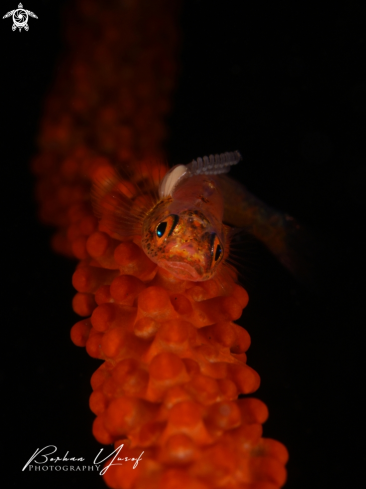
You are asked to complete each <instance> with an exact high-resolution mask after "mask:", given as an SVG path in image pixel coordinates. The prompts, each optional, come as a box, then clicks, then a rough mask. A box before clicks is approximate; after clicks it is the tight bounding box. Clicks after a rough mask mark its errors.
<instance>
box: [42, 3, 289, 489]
mask: <svg viewBox="0 0 366 489" xmlns="http://www.w3.org/2000/svg"><path fill="white" fill-rule="evenodd" d="M110 4H111V7H113V14H112V10H111V11H109V10H106V9H105V5H103V7H101V5H100V4H99V3H98V2H83V1H81V2H78V4H77V5H78V8H77V12H76V14H77V15H75V17H74V18H73V19H72V21H71V19H70V23H69V28H68V38H69V42H70V44H71V45H72V46H73V51H72V55H71V56H70V57H68V58H65V60H64V63H65V66H66V67H67V68H68V71H64V73H67V72H70V73H72V80H71V82H70V81H68V84H65V79H64V78H62V71H61V73H60V78H59V80H58V84H57V85H56V89H55V91H54V92H53V93H51V95H50V96H49V99H48V103H47V106H46V113H45V117H44V121H43V125H42V129H41V135H40V145H41V154H40V155H39V156H38V157H37V158H36V159H35V161H34V164H33V168H34V171H35V172H36V173H37V174H38V175H39V177H40V181H39V184H38V188H37V194H38V198H39V200H40V202H41V211H40V214H41V218H42V220H43V221H44V222H47V223H49V224H53V225H56V226H57V227H58V232H57V233H56V235H55V237H54V239H53V246H54V248H55V250H57V251H59V252H62V253H64V254H67V255H69V256H74V257H76V258H78V259H79V260H80V261H79V264H78V266H77V268H76V271H75V273H74V275H73V278H72V281H73V285H74V287H75V289H76V290H77V293H76V295H75V297H74V300H73V309H74V311H75V312H76V313H77V314H79V315H80V316H81V317H83V318H84V319H82V320H81V321H79V322H77V323H76V324H75V325H74V326H73V328H72V330H71V338H72V340H73V342H74V343H75V344H76V345H78V346H85V347H86V350H87V352H88V354H89V355H90V356H92V357H94V358H98V359H101V360H104V363H103V364H102V365H101V366H100V367H99V368H98V369H97V371H96V372H95V373H94V374H93V376H92V379H91V384H92V388H93V393H92V395H91V396H90V408H91V410H92V411H93V412H94V413H95V415H96V418H95V421H94V424H93V433H94V436H95V437H96V439H97V440H98V441H99V442H100V443H102V444H106V445H108V444H112V443H113V444H114V446H115V448H116V449H117V448H118V447H121V446H122V445H123V448H122V451H121V455H122V453H123V455H122V457H123V458H124V462H123V463H122V462H121V465H117V464H116V461H114V463H113V464H112V465H111V466H109V465H108V463H109V462H107V463H106V466H105V470H104V478H105V481H106V483H107V485H108V486H110V487H112V488H116V489H117V488H120V489H133V488H136V489H137V488H147V489H148V488H151V489H153V488H164V489H170V488H171V489H173V488H175V489H178V488H180V487H182V488H183V487H190V488H193V489H209V488H215V487H225V488H228V489H234V488H242V489H245V488H246V489H276V488H278V487H281V486H282V485H283V484H284V482H285V479H286V471H285V468H284V465H285V463H286V461H287V458H288V455H287V450H286V449H285V447H284V446H283V445H282V444H281V443H279V442H277V441H275V440H271V439H266V438H262V424H263V423H264V422H265V420H266V419H267V416H268V411H267V408H266V406H265V405H264V403H263V402H261V401H260V400H258V399H255V398H251V397H244V398H241V399H238V396H239V395H240V394H250V393H252V392H254V391H255V390H256V389H257V388H258V387H259V376H258V374H257V373H256V372H255V371H254V370H253V369H251V368H250V367H249V366H248V365H247V364H246V354H245V352H246V351H247V349H248V347H249V344H250V338H249V335H248V333H247V332H246V331H245V330H244V329H243V328H241V327H239V326H238V325H236V324H235V323H234V321H235V320H237V319H238V318H239V317H240V316H241V313H242V310H243V308H244V307H245V306H246V305H247V302H248V294H247V293H246V291H245V290H244V289H243V288H242V287H241V286H240V285H238V284H237V283H236V275H235V272H234V271H233V269H231V268H228V267H226V266H225V261H226V260H225V259H226V255H227V253H228V249H229V241H230V230H229V228H228V227H227V226H224V225H223V223H222V219H223V212H224V208H223V205H224V202H222V203H220V202H221V200H222V199H223V196H222V194H221V190H219V189H218V187H217V188H216V183H215V182H216V180H215V178H216V177H211V176H206V175H200V174H197V175H195V174H194V173H195V172H196V170H197V168H198V167H200V162H199V161H198V160H197V161H195V162H192V164H191V166H187V167H186V168H188V172H190V173H191V174H193V176H192V175H189V176H188V177H187V175H186V177H184V172H185V170H184V169H183V171H182V173H181V175H179V176H177V174H176V173H175V176H176V177H177V181H176V182H175V183H176V185H175V183H173V184H172V185H170V183H169V184H168V185H165V184H166V183H167V180H164V176H165V175H166V172H167V171H168V169H167V168H166V167H165V166H164V165H163V164H162V163H161V150H160V144H161V141H162V139H163V138H164V128H163V125H162V123H161V117H162V115H163V114H164V113H165V112H166V111H167V109H168V108H169V93H170V91H171V88H172V85H173V81H174V74H175V71H176V69H175V63H174V47H175V45H176V35H175V31H174V29H172V28H171V26H172V22H173V21H174V19H175V16H176V5H175V4H174V2H166V1H163V0H162V1H159V2H156V3H154V7H153V8H152V7H151V4H150V3H149V2H147V1H140V2H127V1H126V2H113V1H112V2H110ZM76 26H77V28H76ZM94 36H97V38H98V43H97V44H93V43H90V40H91V39H94ZM167 39H168V40H169V42H168V43H167V42H166V40H167ZM90 46H92V49H90ZM63 76H65V75H63ZM214 160H215V158H214ZM229 160H230V161H231V160H232V158H231V157H230V158H229V159H228V161H229ZM217 161H218V164H220V161H222V160H221V159H220V157H218V159H217ZM173 171H174V169H173ZM180 176H181V177H182V180H180V178H179V177H180ZM186 178H189V179H190V181H188V183H187V180H186ZM162 182H163V183H162ZM91 184H93V188H92V189H91ZM159 185H160V196H159V194H158V195H156V192H157V191H158V190H159ZM200 189H201V191H200ZM197 192H198V193H197ZM90 193H91V194H92V201H93V206H94V211H95V215H94V214H93V211H92V206H91V201H90ZM192 199H193V200H192ZM224 201H225V199H224ZM188 204H189V205H188ZM95 216H96V217H95ZM97 218H98V219H97ZM160 265H162V266H160ZM142 452H143V453H142ZM141 454H142V455H141ZM126 457H127V458H129V459H135V461H136V462H135V463H136V466H135V467H134V465H133V464H132V463H130V462H131V460H130V461H129V462H127V461H125V458H126ZM137 461H138V463H137ZM117 462H118V461H117Z"/></svg>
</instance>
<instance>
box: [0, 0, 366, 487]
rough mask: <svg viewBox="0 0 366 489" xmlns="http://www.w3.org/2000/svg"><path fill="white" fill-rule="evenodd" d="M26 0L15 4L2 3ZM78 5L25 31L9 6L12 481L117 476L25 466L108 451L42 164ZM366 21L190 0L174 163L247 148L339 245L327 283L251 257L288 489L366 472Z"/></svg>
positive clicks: (340, 483)
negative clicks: (305, 282) (47, 119)
mask: <svg viewBox="0 0 366 489" xmlns="http://www.w3.org/2000/svg"><path fill="white" fill-rule="evenodd" d="M16 3H17V1H16V0H15V1H8V0H6V1H3V2H2V3H1V9H2V13H1V16H2V15H4V14H5V13H6V12H7V11H9V10H12V9H14V8H16V5H15V4H16ZM63 3H64V2H61V1H54V0H53V1H52V2H51V1H46V0H44V1H41V0H40V1H29V2H27V3H24V8H27V9H29V10H31V11H33V12H35V14H36V15H38V19H30V20H29V31H28V32H24V31H22V32H19V31H16V32H13V31H12V30H11V24H12V21H11V19H4V20H1V23H0V32H1V100H0V103H1V109H0V113H1V136H2V137H1V146H2V147H1V153H0V154H1V176H2V181H1V184H2V185H1V188H2V191H1V197H2V207H1V224H2V226H1V228H2V237H1V243H2V245H3V246H2V263H3V265H4V266H3V267H2V271H3V273H2V274H1V275H2V282H3V287H4V290H3V293H2V299H3V301H2V305H1V307H2V309H1V310H2V316H1V320H2V321H1V331H2V334H1V340H2V350H3V354H2V355H1V358H2V369H1V382H2V403H1V406H2V432H3V434H6V435H7V436H8V438H7V440H8V442H7V444H4V445H3V446H4V448H5V454H4V455H3V457H2V462H3V464H2V465H3V474H4V471H5V470H6V473H7V474H8V475H9V482H8V484H7V485H8V486H9V487H20V486H21V485H30V484H32V483H34V484H37V486H38V487H39V488H41V487H55V488H63V487H68V488H72V487H75V488H76V487H86V486H87V485H88V487H104V485H103V483H102V481H101V480H100V479H101V478H100V477H98V476H97V475H96V474H90V473H89V474H88V473H74V474H73V473H63V474H60V473H57V474H55V473H52V474H51V473H45V472H43V473H30V472H26V471H25V472H22V471H21V469H22V467H23V465H24V464H25V463H26V461H27V460H28V458H29V457H30V456H31V455H32V454H33V452H34V451H35V449H36V448H42V447H44V446H46V445H49V444H53V445H57V447H58V455H59V456H60V455H63V454H65V453H66V452H67V451H69V452H70V455H71V456H76V457H85V458H86V459H87V460H86V463H87V464H88V465H91V464H92V460H93V458H94V456H95V455H96V454H97V453H98V451H99V448H100V447H99V445H98V444H97V443H96V442H95V441H94V439H93V437H92V434H91V424H92V420H93V418H94V415H93V414H92V413H91V412H90V411H89V407H88V397H89V394H90V386H89V379H90V376H91V374H92V372H93V371H94V370H95V369H96V368H97V365H98V362H97V361H96V360H93V359H90V358H88V356H87V355H86V353H85V351H84V350H83V349H79V348H77V347H75V346H73V345H72V343H71V341H70V340H69V330H70V327H71V326H72V324H74V322H76V320H77V317H76V316H75V315H74V313H73V312H72V310H71V298H72V296H73V289H72V286H71V275H72V273H73V269H74V263H73V262H71V261H68V260H66V259H64V258H62V257H59V256H56V255H55V254H53V253H52V251H51V250H50V248H49V244H48V240H49V237H50V235H51V230H49V229H46V228H44V227H43V226H41V225H40V224H39V223H38V221H37V218H36V204H35V202H34V199H33V187H34V179H33V176H32V175H31V174H30V172H29V161H30V159H31V157H32V155H34V154H35V153H36V151H37V148H36V143H35V138H36V135H37V130H38V123H39V118H40V115H41V111H42V99H43V97H44V94H45V93H46V91H47V90H48V89H49V88H50V87H51V85H52V80H53V79H54V77H55V76H56V74H57V67H58V64H57V60H58V56H59V52H60V49H61V38H60V36H61V27H60V7H61V6H62V5H63ZM365 19H366V9H365V6H364V4H363V5H362V2H359V3H347V5H343V7H342V9H340V8H339V7H336V6H335V4H334V5H333V7H332V8H331V7H329V8H327V7H325V6H322V5H319V4H318V5H317V6H316V7H315V6H311V5H310V4H309V3H306V4H305V3H303V2H296V3H294V4H293V5H292V7H289V5H288V3H287V2H286V3H284V4H283V5H282V6H281V5H279V4H278V3H277V2H272V6H269V5H268V4H266V3H262V2H255V3H253V4H248V3H247V2H225V3H224V2H222V3H216V2H212V1H211V2H209V1H206V0H204V1H187V2H185V4H184V8H183V12H182V21H181V29H182V48H181V68H180V70H181V72H180V77H179V84H178V86H177V91H176V93H175V103H174V110H173V113H172V115H171V117H170V119H169V127H170V139H169V142H168V145H167V150H168V154H169V156H170V160H171V162H172V163H177V162H187V161H190V160H191V159H192V158H196V157H198V156H203V155H205V154H209V153H215V152H223V151H231V150H236V149H237V150H239V151H241V153H242V155H243V156H244V161H243V162H242V163H241V167H240V168H235V169H234V171H233V174H234V176H236V177H237V178H240V179H241V180H242V182H243V183H245V185H246V186H247V187H248V189H250V190H251V191H252V192H253V193H254V194H255V195H257V196H258V197H259V198H261V199H262V200H264V201H265V202H267V203H268V204H270V205H272V206H274V207H276V208H278V209H281V210H283V211H286V212H288V213H289V214H291V215H292V216H294V217H296V218H297V219H298V220H299V221H300V222H302V223H304V224H305V225H307V226H308V227H309V228H310V229H313V230H314V232H315V233H317V234H320V235H322V236H323V238H322V240H323V246H324V244H325V246H326V247H327V248H326V255H329V256H330V257H331V260H330V263H328V264H327V267H328V268H326V270H327V272H326V273H325V272H324V270H323V269H322V267H321V266H320V272H319V275H320V276H321V275H322V274H323V275H324V274H325V275H326V276H325V277H324V276H323V277H321V280H322V283H323V286H322V289H321V293H320V294H315V293H314V292H313V289H312V287H310V288H305V287H303V286H301V285H298V284H297V282H296V281H295V280H294V279H293V278H292V277H291V276H290V275H289V274H288V273H287V271H285V270H284V269H282V267H281V266H280V265H279V264H278V263H277V262H276V261H275V259H274V258H272V257H271V255H270V254H269V253H267V252H266V251H264V250H262V249H260V248H259V249H258V250H257V251H256V256H255V266H251V262H250V258H247V259H246V258H245V257H244V261H245V265H246V267H247V268H248V269H250V273H249V275H248V278H247V280H246V286H247V288H248V291H249V295H250V303H249V305H248V307H247V309H246V310H245V311H244V314H243V317H242V319H241V324H243V325H244V327H245V328H246V329H247V330H248V331H249V333H250V335H251V337H252V346H251V347H250V350H249V354H248V363H249V364H250V365H251V366H252V367H253V368H255V369H256V370H257V371H258V372H259V374H260V375H261V378H262V385H261V387H260V389H259V391H258V393H257V394H256V395H257V396H258V397H259V398H260V399H262V400H264V401H265V402H266V403H267V405H268V407H269V411H270V418H269V420H268V422H267V423H266V424H265V427H264V435H265V436H267V437H273V438H275V439H278V440H280V441H282V442H283V443H284V444H285V445H286V446H287V447H288V449H289V451H290V461H289V463H288V482H287V485H286V487H287V488H289V489H290V488H308V487H315V488H323V487H331V486H334V487H362V482H364V481H363V478H364V475H363V472H364V471H363V467H364V466H365V464H366V451H365V445H364V443H362V440H363V436H364V417H365V414H364V412H365V409H364V403H363V402H364V399H363V398H364V396H363V394H364V393H363V391H364V389H365V366H364V349H365V348H364V342H363V330H364V327H365V324H366V321H365V319H366V318H365V310H364V309H365V307H364V302H365V301H364V292H365V287H364V271H365V267H364V265H365V251H364V248H365V241H364V231H365V225H364V222H365V213H366V197H365V196H366V192H365V185H366V163H365V157H366V150H365V146H366V141H365V136H366V122H365V121H366V69H365V62H366V33H365V32H366V22H365ZM243 253H244V254H245V249H243ZM324 284H325V285H324ZM3 438H4V437H2V439H3ZM105 452H106V450H105ZM3 477H5V474H4V475H3Z"/></svg>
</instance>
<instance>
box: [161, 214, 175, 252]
mask: <svg viewBox="0 0 366 489" xmlns="http://www.w3.org/2000/svg"><path fill="white" fill-rule="evenodd" d="M178 221H179V216H177V215H176V214H171V215H170V216H168V217H167V218H165V219H164V221H161V222H159V224H158V225H157V226H156V228H155V234H156V240H157V243H158V245H160V244H161V243H162V242H163V241H164V240H165V239H166V238H167V237H168V236H170V235H171V234H172V232H173V231H174V228H175V226H176V225H177V224H178Z"/></svg>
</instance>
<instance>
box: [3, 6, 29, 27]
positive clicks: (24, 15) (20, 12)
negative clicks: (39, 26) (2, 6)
mask: <svg viewBox="0 0 366 489" xmlns="http://www.w3.org/2000/svg"><path fill="white" fill-rule="evenodd" d="M11 15H12V16H13V22H14V24H13V26H12V29H13V31H15V30H16V28H17V27H18V29H19V31H21V30H22V29H24V30H25V31H27V30H28V29H29V27H28V16H29V17H34V18H35V19H38V17H37V16H36V15H35V14H34V13H33V12H31V11H30V10H25V9H24V8H23V5H22V4H21V3H20V4H19V5H18V8H17V9H16V10H11V11H10V12H8V13H7V14H5V15H4V17H3V19H6V18H7V17H10V16H11Z"/></svg>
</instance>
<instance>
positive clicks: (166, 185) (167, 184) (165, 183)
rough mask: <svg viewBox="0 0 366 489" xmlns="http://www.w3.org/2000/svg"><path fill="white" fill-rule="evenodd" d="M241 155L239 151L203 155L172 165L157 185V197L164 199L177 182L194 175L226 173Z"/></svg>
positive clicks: (172, 190)
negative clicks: (187, 161)
mask: <svg viewBox="0 0 366 489" xmlns="http://www.w3.org/2000/svg"><path fill="white" fill-rule="evenodd" d="M241 160H242V156H241V154H240V153H239V151H233V152H231V153H228V152H226V153H221V154H219V155H218V154H216V155H209V156H204V157H203V158H197V160H193V161H191V163H188V165H176V166H174V167H173V168H172V169H171V170H170V171H169V172H168V173H167V174H166V175H165V177H164V178H163V180H162V182H161V184H160V186H159V197H160V198H161V199H165V198H167V197H169V196H171V195H173V192H174V190H175V188H176V187H177V185H178V183H181V182H182V180H184V179H186V178H189V177H192V176H194V175H220V174H223V173H227V172H228V171H229V170H230V167H231V166H233V165H236V164H237V163H239V161H241Z"/></svg>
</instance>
